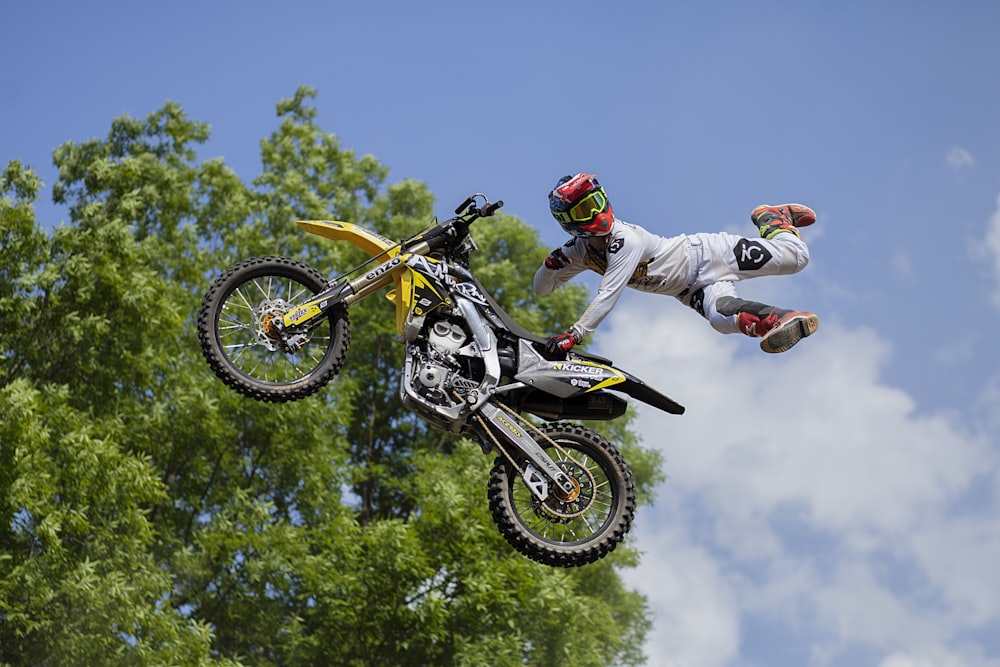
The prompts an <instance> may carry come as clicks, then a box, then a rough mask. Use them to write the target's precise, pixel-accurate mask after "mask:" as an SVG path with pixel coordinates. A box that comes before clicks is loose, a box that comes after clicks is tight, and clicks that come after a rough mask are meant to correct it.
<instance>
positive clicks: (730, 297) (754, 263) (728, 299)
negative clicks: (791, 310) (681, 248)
mask: <svg viewBox="0 0 1000 667" xmlns="http://www.w3.org/2000/svg"><path fill="white" fill-rule="evenodd" d="M688 238H689V239H690V241H691V251H692V261H691V274H692V275H691V286H690V287H689V288H688V289H687V290H685V292H684V294H682V295H679V296H678V297H677V298H678V299H680V300H681V301H682V302H683V303H684V304H686V305H688V306H690V307H692V308H694V309H695V310H696V311H698V313H700V314H701V315H702V316H703V317H705V318H706V319H707V320H708V321H709V323H710V324H711V325H712V328H714V329H715V330H716V331H719V332H721V333H740V330H739V327H738V326H737V324H736V318H737V314H738V313H740V312H751V313H754V314H755V315H761V316H763V315H766V312H763V311H765V310H767V311H769V310H771V306H767V305H765V304H761V303H757V302H754V301H746V300H744V299H740V298H739V297H738V296H737V295H736V286H735V283H736V282H738V281H740V280H746V279H748V278H756V277H758V276H781V275H789V274H792V273H798V272H799V271H801V270H802V269H804V268H805V267H806V264H808V263H809V248H808V246H806V244H805V241H803V240H802V239H800V238H799V237H798V236H797V235H795V234H792V233H790V232H783V233H780V234H778V235H777V236H775V237H774V238H772V239H762V238H759V239H748V238H746V237H743V236H737V235H735V234H729V233H727V232H718V233H714V234H712V233H703V234H693V235H691V236H689V237H688ZM779 312H782V311H780V309H779Z"/></svg>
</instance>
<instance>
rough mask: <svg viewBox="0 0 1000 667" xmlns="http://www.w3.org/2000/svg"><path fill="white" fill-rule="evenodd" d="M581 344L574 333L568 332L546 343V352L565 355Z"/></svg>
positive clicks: (553, 337)
mask: <svg viewBox="0 0 1000 667" xmlns="http://www.w3.org/2000/svg"><path fill="white" fill-rule="evenodd" d="M579 342H580V341H578V340H577V339H576V336H574V335H573V332H572V331H567V332H566V333H564V334H559V335H558V336H552V337H551V338H549V339H548V340H547V341H545V351H546V352H548V353H549V354H555V353H556V352H562V353H564V354H565V353H566V352H569V351H570V350H571V349H572V348H573V346H574V345H576V344H577V343H579Z"/></svg>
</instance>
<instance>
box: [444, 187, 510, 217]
mask: <svg viewBox="0 0 1000 667" xmlns="http://www.w3.org/2000/svg"><path fill="white" fill-rule="evenodd" d="M480 199H482V200H483V202H485V204H484V206H483V207H482V208H479V207H477V206H476V202H477V201H479V200H480ZM502 206H503V200H502V199H498V200H497V201H496V203H494V204H491V203H490V200H489V199H487V198H486V195H484V194H483V193H482V192H476V193H475V194H471V195H469V196H468V197H466V199H465V201H464V202H462V203H461V204H459V206H458V208H456V209H455V215H462V212H463V211H464V212H465V214H466V215H470V216H473V219H475V218H488V217H490V216H491V215H493V214H494V213H496V212H497V210H498V209H500V207H502ZM470 222H471V220H470Z"/></svg>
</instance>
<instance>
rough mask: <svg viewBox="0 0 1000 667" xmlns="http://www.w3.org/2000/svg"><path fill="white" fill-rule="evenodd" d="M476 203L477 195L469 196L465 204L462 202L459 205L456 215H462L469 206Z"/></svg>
mask: <svg viewBox="0 0 1000 667" xmlns="http://www.w3.org/2000/svg"><path fill="white" fill-rule="evenodd" d="M474 201H476V197H475V195H469V197H468V199H466V200H465V201H464V202H462V203H461V204H460V205H459V207H458V208H456V209H455V215H461V214H462V211H464V210H465V209H466V208H468V206H469V204H471V203H472V202H474Z"/></svg>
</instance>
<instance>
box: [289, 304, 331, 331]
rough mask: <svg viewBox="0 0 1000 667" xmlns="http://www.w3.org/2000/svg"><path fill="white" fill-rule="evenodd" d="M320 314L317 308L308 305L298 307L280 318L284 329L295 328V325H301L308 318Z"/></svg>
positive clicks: (313, 305) (314, 305)
mask: <svg viewBox="0 0 1000 667" xmlns="http://www.w3.org/2000/svg"><path fill="white" fill-rule="evenodd" d="M320 312H322V311H320V309H319V307H318V306H317V305H316V304H314V303H309V304H306V305H304V306H299V307H298V308H296V309H295V310H293V311H292V312H290V313H288V314H287V315H285V316H284V317H283V318H282V322H283V323H284V325H285V326H286V327H291V326H295V325H296V324H301V323H302V322H305V321H306V320H308V319H309V318H310V317H313V316H314V315H318V314H319V313H320Z"/></svg>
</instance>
